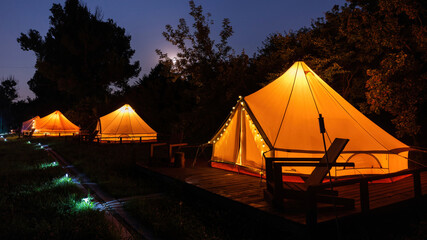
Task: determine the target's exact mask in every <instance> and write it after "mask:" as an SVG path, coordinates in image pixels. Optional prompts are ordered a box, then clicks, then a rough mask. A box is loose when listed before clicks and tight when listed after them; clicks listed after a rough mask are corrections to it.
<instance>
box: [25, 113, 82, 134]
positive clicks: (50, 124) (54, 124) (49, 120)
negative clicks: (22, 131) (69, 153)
mask: <svg viewBox="0 0 427 240" xmlns="http://www.w3.org/2000/svg"><path fill="white" fill-rule="evenodd" d="M34 124H35V126H34V127H35V131H34V133H33V136H71V135H77V134H79V132H80V128H79V127H77V126H76V125H74V124H73V123H72V122H70V120H68V119H67V118H66V117H65V116H64V115H63V114H62V113H61V112H60V111H55V112H53V113H51V114H49V115H47V116H46V117H43V118H39V119H36V121H35V123H34Z"/></svg>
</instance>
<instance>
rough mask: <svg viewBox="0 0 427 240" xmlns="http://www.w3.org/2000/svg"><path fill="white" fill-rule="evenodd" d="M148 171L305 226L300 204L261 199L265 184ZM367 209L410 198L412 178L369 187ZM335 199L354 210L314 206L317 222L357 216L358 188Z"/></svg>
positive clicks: (221, 174)
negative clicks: (349, 200)
mask: <svg viewBox="0 0 427 240" xmlns="http://www.w3.org/2000/svg"><path fill="white" fill-rule="evenodd" d="M143 167H145V168H147V169H149V170H150V171H154V172H157V173H159V174H162V175H165V176H169V177H172V178H174V179H177V180H178V181H182V182H185V183H186V184H190V185H193V186H195V187H197V188H200V189H204V190H206V191H208V192H211V193H212V194H216V195H219V196H222V197H225V198H227V199H229V200H231V201H235V202H239V203H242V204H245V205H248V206H250V207H252V208H254V209H258V210H260V211H263V212H266V213H268V214H272V215H275V216H280V217H282V218H284V219H287V220H290V221H293V222H296V223H299V224H305V221H306V216H305V210H304V204H302V203H301V202H299V203H298V202H297V201H295V200H289V201H288V200H285V204H284V210H283V211H278V210H276V209H274V208H273V207H271V206H270V205H269V204H268V203H267V202H266V201H265V199H264V195H263V190H264V189H265V180H260V178H259V177H253V176H248V175H243V174H238V173H235V172H230V171H226V170H222V169H216V168H211V167H202V168H154V167H147V166H143ZM421 180H422V181H421V185H422V194H423V195H425V194H426V193H427V172H422V173H421ZM368 188H369V195H370V208H371V209H376V208H380V207H384V206H387V205H390V204H394V203H398V202H400V201H404V200H407V199H411V198H413V197H414V191H413V177H412V176H409V177H406V178H404V179H401V180H399V181H396V182H393V183H369V185H368ZM334 190H336V191H338V192H339V196H341V197H346V198H352V199H354V200H355V209H353V210H342V209H338V208H337V209H336V210H335V209H334V207H333V205H326V204H318V206H319V208H318V222H326V221H331V220H333V219H335V217H336V216H338V217H346V216H351V215H354V214H359V213H360V211H361V206H360V186H359V184H352V185H347V186H339V187H335V188H334Z"/></svg>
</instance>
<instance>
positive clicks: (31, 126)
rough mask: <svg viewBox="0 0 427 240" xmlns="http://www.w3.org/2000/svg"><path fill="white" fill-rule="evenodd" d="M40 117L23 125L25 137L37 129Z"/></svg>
mask: <svg viewBox="0 0 427 240" xmlns="http://www.w3.org/2000/svg"><path fill="white" fill-rule="evenodd" d="M39 119H40V117H39V116H36V117H33V118H31V119H30V120H27V121H25V122H23V123H22V127H21V133H22V134H24V135H27V134H30V132H31V131H32V130H33V129H35V128H36V126H35V125H36V124H35V123H36V121H37V120H39Z"/></svg>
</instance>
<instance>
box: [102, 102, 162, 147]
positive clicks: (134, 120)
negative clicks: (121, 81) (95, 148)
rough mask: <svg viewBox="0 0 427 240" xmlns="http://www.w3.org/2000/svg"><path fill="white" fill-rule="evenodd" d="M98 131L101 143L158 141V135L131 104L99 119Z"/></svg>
mask: <svg viewBox="0 0 427 240" xmlns="http://www.w3.org/2000/svg"><path fill="white" fill-rule="evenodd" d="M96 130H97V131H98V135H97V137H98V138H99V140H100V141H101V142H108V141H111V142H117V141H120V140H121V141H127V142H129V141H155V140H156V139H157V133H156V132H155V131H154V130H153V129H152V128H151V127H150V126H148V124H147V123H146V122H144V120H142V118H141V117H140V116H139V115H138V114H137V113H136V112H135V110H133V109H132V107H131V106H129V104H125V105H123V106H122V107H121V108H119V109H117V110H116V111H114V112H112V113H109V114H107V115H105V116H103V117H101V118H99V121H98V124H97V125H96Z"/></svg>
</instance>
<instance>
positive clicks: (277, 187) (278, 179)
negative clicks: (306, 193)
mask: <svg viewBox="0 0 427 240" xmlns="http://www.w3.org/2000/svg"><path fill="white" fill-rule="evenodd" d="M272 173H273V177H272V180H273V184H274V188H273V192H272V193H273V204H274V205H275V206H276V207H277V208H279V209H281V208H283V179H282V166H280V165H277V166H275V165H274V163H273V171H272Z"/></svg>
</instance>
